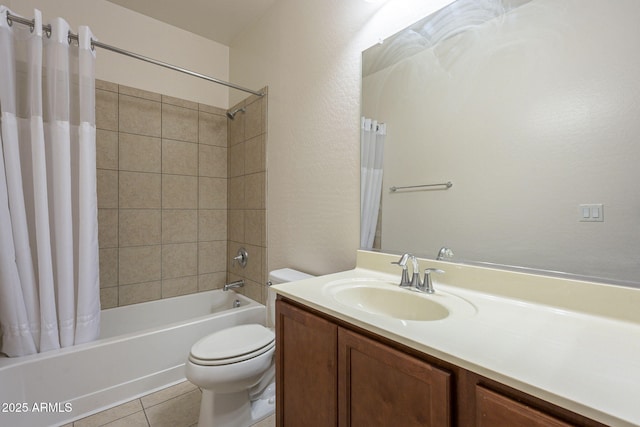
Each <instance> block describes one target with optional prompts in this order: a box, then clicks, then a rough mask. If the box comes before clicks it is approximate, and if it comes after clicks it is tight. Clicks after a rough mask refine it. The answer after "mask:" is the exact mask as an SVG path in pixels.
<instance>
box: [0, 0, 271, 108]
mask: <svg viewBox="0 0 640 427" xmlns="http://www.w3.org/2000/svg"><path fill="white" fill-rule="evenodd" d="M4 4H5V5H7V6H8V7H9V8H10V9H11V10H13V11H14V12H15V13H18V14H21V15H23V16H25V17H29V18H31V17H33V9H34V8H37V9H39V10H41V11H42V14H43V19H44V20H45V22H46V21H47V20H48V19H51V18H55V17H58V16H60V17H62V18H64V19H65V20H66V21H67V22H69V24H70V25H71V28H72V29H73V31H74V32H77V27H78V26H79V25H88V26H89V27H90V28H91V31H92V32H93V34H94V36H95V37H96V38H97V39H98V41H100V42H103V43H106V44H110V45H112V46H116V47H119V48H121V49H125V50H128V51H131V52H135V53H138V54H141V55H144V56H148V57H151V58H153V59H157V60H160V61H164V62H168V63H170V64H173V65H177V66H180V67H183V68H187V69H191V70H193V71H197V72H200V73H202V74H206V75H210V76H212V77H216V78H219V79H221V80H229V48H228V47H227V46H224V45H222V44H220V43H216V42H213V41H211V40H207V39H205V38H203V37H200V36H197V35H195V34H193V33H190V32H188V31H184V30H181V29H179V28H176V27H173V26H171V25H167V24H165V23H163V22H160V21H157V20H155V19H151V18H148V17H146V16H144V15H141V14H139V13H136V12H133V11H130V10H129V9H126V8H123V7H121V6H117V5H115V4H113V3H109V2H108V1H105V0H55V1H51V0H8V1H5V2H4ZM96 77H97V78H99V79H102V80H107V81H110V82H114V83H118V84H122V85H126V86H131V87H136V88H140V89H144V90H148V91H151V92H156V93H163V94H166V95H170V96H173V97H177V98H182V99H187V100H190V101H194V102H200V103H203V104H208V105H215V106H218V107H221V108H225V109H226V108H227V106H228V105H229V104H228V102H229V99H228V97H229V91H228V89H227V88H226V87H225V86H221V85H217V84H214V83H210V82H207V81H204V80H201V79H197V78H195V77H191V76H187V75H184V74H181V73H178V72H176V71H172V70H168V69H165V68H161V67H159V66H157V65H152V64H148V63H144V62H142V61H139V60H136V59H132V58H127V57H125V56H123V55H120V54H116V53H113V52H109V51H106V50H103V49H98V51H97V57H96ZM263 86H264V85H263Z"/></svg>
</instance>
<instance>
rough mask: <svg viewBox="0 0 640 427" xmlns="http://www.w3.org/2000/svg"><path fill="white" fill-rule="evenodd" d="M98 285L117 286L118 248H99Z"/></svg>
mask: <svg viewBox="0 0 640 427" xmlns="http://www.w3.org/2000/svg"><path fill="white" fill-rule="evenodd" d="M99 253H100V255H99V258H100V287H101V288H108V287H111V286H118V248H100V252H99Z"/></svg>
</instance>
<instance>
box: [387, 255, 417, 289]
mask: <svg viewBox="0 0 640 427" xmlns="http://www.w3.org/2000/svg"><path fill="white" fill-rule="evenodd" d="M412 256H413V255H411V254H404V255H402V256H401V257H400V259H399V260H398V261H395V262H392V263H391V264H396V265H399V266H400V267H402V278H401V279H400V287H401V288H408V287H410V286H411V283H410V282H409V270H408V269H407V261H409V258H411V257H412Z"/></svg>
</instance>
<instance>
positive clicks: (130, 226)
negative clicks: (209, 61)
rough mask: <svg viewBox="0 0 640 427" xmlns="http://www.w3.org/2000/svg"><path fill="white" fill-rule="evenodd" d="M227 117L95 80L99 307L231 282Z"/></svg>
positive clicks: (199, 106) (214, 109)
mask: <svg viewBox="0 0 640 427" xmlns="http://www.w3.org/2000/svg"><path fill="white" fill-rule="evenodd" d="M261 104H262V101H261ZM261 108H262V107H261ZM265 108H266V102H265ZM260 117H261V118H260V120H262V115H261V116H260ZM227 121H228V120H227V118H226V116H225V110H223V109H220V108H217V107H211V106H207V105H203V104H197V103H193V102H190V101H184V100H180V99H176V98H172V97H168V96H164V95H160V94H156V93H151V92H146V91H142V90H138V89H134V88H130V87H125V86H119V85H116V84H113V83H109V82H104V81H98V82H97V83H96V127H97V128H98V131H97V147H98V150H97V151H98V153H97V168H98V170H97V173H98V222H99V242H100V286H101V303H102V308H109V307H115V306H120V305H127V304H134V303H138V302H144V301H150V300H156V299H160V298H168V297H172V296H177V295H183V294H188V293H193V292H198V291H204V290H210V289H216V288H220V287H222V286H223V285H224V283H226V281H227V280H228V273H227V252H228V243H227V236H228V233H227V212H228V211H227V208H228V194H227V186H228V181H229V180H228V164H230V163H231V161H232V160H231V158H230V157H229V156H228V154H229V150H228V148H227V147H228V145H229V144H228V141H227V139H228V138H227V137H228V132H227ZM261 126H262V127H264V125H261ZM263 159H264V157H263ZM262 170H264V164H263V165H262ZM263 183H264V181H263ZM262 194H263V195H264V188H263V189H262ZM234 197H236V196H234ZM243 197H245V195H244V194H243ZM252 197H253V196H251V195H249V199H251V198H252ZM245 198H246V197H245ZM261 203H262V205H264V196H262V202H261ZM247 290H250V288H248V289H247ZM254 294H255V292H254Z"/></svg>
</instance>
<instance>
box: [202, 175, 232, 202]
mask: <svg viewBox="0 0 640 427" xmlns="http://www.w3.org/2000/svg"><path fill="white" fill-rule="evenodd" d="M198 200H199V207H200V209H227V180H226V179H223V178H205V177H202V178H200V179H199V180H198Z"/></svg>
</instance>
